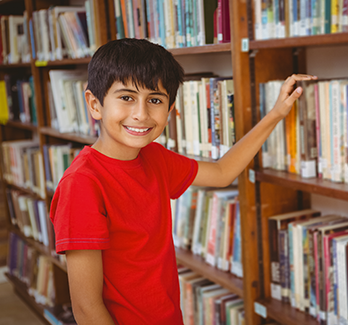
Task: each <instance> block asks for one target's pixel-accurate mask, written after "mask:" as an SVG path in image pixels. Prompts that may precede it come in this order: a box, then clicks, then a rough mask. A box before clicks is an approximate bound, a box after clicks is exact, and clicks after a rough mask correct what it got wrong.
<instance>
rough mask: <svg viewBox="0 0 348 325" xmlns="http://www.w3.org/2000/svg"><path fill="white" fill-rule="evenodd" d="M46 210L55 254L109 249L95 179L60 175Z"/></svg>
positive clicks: (100, 196) (106, 223)
mask: <svg viewBox="0 0 348 325" xmlns="http://www.w3.org/2000/svg"><path fill="white" fill-rule="evenodd" d="M50 211H51V212H50V218H51V220H52V222H53V225H54V230H55V236H56V251H57V253H64V252H65V251H66V250H75V249H76V250H79V249H95V250H103V249H107V248H109V246H110V243H109V231H108V221H107V216H106V212H105V208H104V204H103V195H102V192H101V188H100V186H98V184H97V182H96V181H95V180H93V179H91V178H90V177H88V176H86V175H83V174H79V173H75V174H70V175H69V176H67V177H64V178H63V179H62V181H61V182H60V183H59V185H58V187H57V190H56V192H55V194H54V196H53V199H52V204H51V209H50Z"/></svg>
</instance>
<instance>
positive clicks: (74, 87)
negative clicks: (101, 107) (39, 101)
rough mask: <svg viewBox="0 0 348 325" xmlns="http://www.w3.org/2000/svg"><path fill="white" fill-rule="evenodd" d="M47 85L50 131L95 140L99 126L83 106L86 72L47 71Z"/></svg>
mask: <svg viewBox="0 0 348 325" xmlns="http://www.w3.org/2000/svg"><path fill="white" fill-rule="evenodd" d="M49 77H50V81H49V84H48V85H47V90H48V94H49V111H50V122H51V127H53V128H55V129H57V130H58V131H59V132H62V133H65V132H76V133H80V134H84V135H90V136H96V135H97V134H98V132H99V124H98V123H97V121H95V120H94V119H93V118H92V116H91V114H90V112H89V110H88V108H87V104H86V100H85V89H86V87H87V71H85V70H50V71H49Z"/></svg>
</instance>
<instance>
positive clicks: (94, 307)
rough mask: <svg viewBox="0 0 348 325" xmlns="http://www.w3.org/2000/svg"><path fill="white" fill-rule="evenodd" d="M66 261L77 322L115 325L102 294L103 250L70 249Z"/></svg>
mask: <svg viewBox="0 0 348 325" xmlns="http://www.w3.org/2000/svg"><path fill="white" fill-rule="evenodd" d="M66 260H67V269H68V279H69V288H70V297H71V302H72V308H73V313H74V317H75V320H76V322H77V323H78V324H79V325H114V324H115V323H114V322H113V320H112V318H111V316H110V314H109V312H108V310H107V309H106V307H105V305H104V302H103V297H102V291H103V263H102V253H101V251H100V250H71V251H67V252H66Z"/></svg>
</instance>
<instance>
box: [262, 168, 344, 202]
mask: <svg viewBox="0 0 348 325" xmlns="http://www.w3.org/2000/svg"><path fill="white" fill-rule="evenodd" d="M255 178H256V180H257V181H259V182H265V183H271V184H275V185H280V186H284V187H289V188H292V189H295V190H299V191H304V192H309V193H313V194H319V195H324V196H328V197H331V198H335V199H339V200H346V201H348V184H343V183H334V182H331V181H329V180H323V179H319V178H302V177H301V176H299V175H296V174H291V173H287V172H285V171H277V170H271V169H263V170H259V171H256V175H255Z"/></svg>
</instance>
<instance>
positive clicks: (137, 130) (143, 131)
mask: <svg viewBox="0 0 348 325" xmlns="http://www.w3.org/2000/svg"><path fill="white" fill-rule="evenodd" d="M125 128H126V129H127V130H129V131H132V132H137V133H145V132H147V131H149V130H150V129H151V128H146V129H138V128H132V127H130V126H125Z"/></svg>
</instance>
